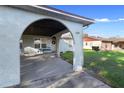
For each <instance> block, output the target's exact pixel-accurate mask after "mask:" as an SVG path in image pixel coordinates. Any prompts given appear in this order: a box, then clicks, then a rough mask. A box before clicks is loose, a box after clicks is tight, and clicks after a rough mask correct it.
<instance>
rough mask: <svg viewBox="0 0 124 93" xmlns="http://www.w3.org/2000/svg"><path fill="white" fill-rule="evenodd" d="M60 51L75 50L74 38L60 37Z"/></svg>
mask: <svg viewBox="0 0 124 93" xmlns="http://www.w3.org/2000/svg"><path fill="white" fill-rule="evenodd" d="M59 46H60V48H59V49H60V52H66V51H73V46H74V45H73V40H72V39H60V45H59Z"/></svg>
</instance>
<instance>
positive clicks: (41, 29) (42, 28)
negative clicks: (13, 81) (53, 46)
mask: <svg viewBox="0 0 124 93" xmlns="http://www.w3.org/2000/svg"><path fill="white" fill-rule="evenodd" d="M65 29H66V27H65V26H64V25H63V24H61V23H60V22H58V21H55V20H51V19H44V20H40V21H37V22H34V23H32V24H31V25H30V26H29V27H27V29H26V30H25V31H24V33H23V35H42V36H52V35H54V34H56V33H58V32H60V31H63V30H65Z"/></svg>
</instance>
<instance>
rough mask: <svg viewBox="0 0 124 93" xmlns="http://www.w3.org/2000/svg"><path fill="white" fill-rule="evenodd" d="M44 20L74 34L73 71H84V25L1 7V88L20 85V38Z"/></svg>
mask: <svg viewBox="0 0 124 93" xmlns="http://www.w3.org/2000/svg"><path fill="white" fill-rule="evenodd" d="M42 19H53V20H56V21H59V22H61V23H62V24H63V25H65V26H66V27H67V28H68V30H69V31H70V32H71V33H72V34H73V38H74V41H76V42H74V62H73V70H74V71H80V70H82V65H83V52H82V51H81V50H82V47H83V46H82V37H83V36H82V35H83V31H82V24H79V23H75V22H71V21H66V20H62V19H58V18H54V17H50V16H45V15H41V14H38V13H37V14H36V13H33V12H28V11H24V10H20V9H16V8H10V7H7V6H0V51H2V52H0V87H8V86H13V85H17V84H19V83H20V50H19V43H20V42H19V41H20V38H21V36H22V33H23V31H24V30H25V29H26V28H27V27H28V26H29V25H30V24H31V23H33V22H35V21H38V20H42Z"/></svg>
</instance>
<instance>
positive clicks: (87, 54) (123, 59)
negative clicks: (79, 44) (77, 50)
mask: <svg viewBox="0 0 124 93" xmlns="http://www.w3.org/2000/svg"><path fill="white" fill-rule="evenodd" d="M61 57H62V58H63V59H65V60H67V61H68V62H70V63H72V58H73V53H72V52H71V51H68V52H65V53H62V54H61ZM84 62H85V63H84V67H85V69H86V70H87V71H92V72H93V73H95V75H96V76H97V77H98V78H99V79H101V80H103V81H104V82H106V83H107V84H109V85H111V86H112V87H124V52H117V51H99V52H96V51H92V50H84Z"/></svg>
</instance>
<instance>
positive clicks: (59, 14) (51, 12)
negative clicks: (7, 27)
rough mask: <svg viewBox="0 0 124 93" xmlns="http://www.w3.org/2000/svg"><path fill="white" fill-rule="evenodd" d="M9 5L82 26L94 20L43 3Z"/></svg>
mask: <svg viewBox="0 0 124 93" xmlns="http://www.w3.org/2000/svg"><path fill="white" fill-rule="evenodd" d="M9 7H14V8H19V9H23V10H26V11H31V12H35V13H39V14H44V15H48V16H52V17H55V18H60V19H64V20H69V21H73V22H77V23H81V24H83V26H87V25H90V24H93V23H94V22H95V20H93V19H90V18H86V17H83V16H79V15H76V14H72V13H68V12H65V11H62V10H59V9H55V8H52V7H49V6H44V5H11V6H9ZM82 12H83V11H82Z"/></svg>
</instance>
